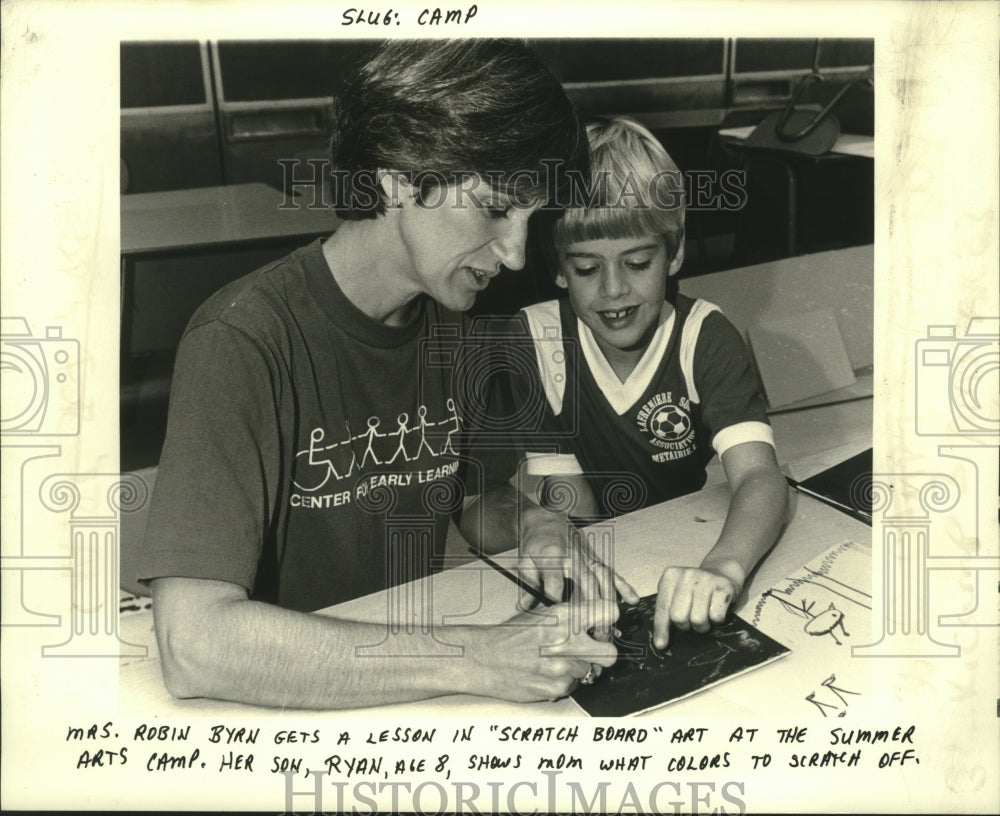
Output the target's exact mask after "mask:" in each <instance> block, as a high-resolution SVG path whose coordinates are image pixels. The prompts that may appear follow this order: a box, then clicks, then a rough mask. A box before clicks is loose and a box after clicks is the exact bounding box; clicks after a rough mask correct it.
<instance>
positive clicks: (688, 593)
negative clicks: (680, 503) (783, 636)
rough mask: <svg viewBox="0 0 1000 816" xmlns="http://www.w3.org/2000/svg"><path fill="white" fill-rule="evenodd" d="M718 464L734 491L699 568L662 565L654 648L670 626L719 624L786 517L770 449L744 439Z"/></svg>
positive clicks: (784, 492)
mask: <svg viewBox="0 0 1000 816" xmlns="http://www.w3.org/2000/svg"><path fill="white" fill-rule="evenodd" d="M722 465H723V468H724V469H725V472H726V478H727V480H728V481H729V487H730V490H731V492H732V497H731V499H730V501H729V511H728V513H727V514H726V521H725V524H724V525H723V527H722V533H721V534H720V536H719V538H718V540H717V541H716V543H715V546H713V547H712V549H711V550H709V552H708V554H707V555H706V556H705V557H704V559H702V562H701V565H700V566H699V567H697V568H693V567H667V568H666V569H665V570H664V572H663V575H662V576H661V578H660V583H659V587H658V589H657V598H656V614H655V618H654V625H653V640H654V644H655V645H656V646H657V648H664V647H666V645H667V643H668V641H669V627H670V626H671V625H673V626H676V627H677V628H678V629H682V630H687V629H694V630H695V631H696V632H706V631H708V629H709V627H710V626H711V624H712V623H722V622H723V620H725V617H726V612H727V611H728V609H729V607H730V605H731V604H732V603H733V602H734V601H735V600H736V598H737V597H738V596H739V594H740V592H742V590H743V586H744V584H745V582H746V578H747V576H748V575H749V574H750V572H751V571H752V570H753V568H754V567H755V566H756V565H757V562H758V561H760V559H761V558H762V557H763V556H764V554H765V553H766V552H767V551H768V550H769V549H770V548H771V547H772V546H773V544H774V542H775V540H776V539H777V537H778V533H779V532H780V530H781V527H782V525H783V524H784V522H785V519H786V514H787V509H788V485H787V483H786V482H785V478H784V476H782V474H781V471H780V470H779V468H778V462H777V460H776V459H775V456H774V448H772V447H771V446H770V445H769V444H767V443H766V442H744V443H742V444H739V445H735V446H733V447H732V448H729V449H728V450H727V451H726V452H725V453H724V454H723V455H722Z"/></svg>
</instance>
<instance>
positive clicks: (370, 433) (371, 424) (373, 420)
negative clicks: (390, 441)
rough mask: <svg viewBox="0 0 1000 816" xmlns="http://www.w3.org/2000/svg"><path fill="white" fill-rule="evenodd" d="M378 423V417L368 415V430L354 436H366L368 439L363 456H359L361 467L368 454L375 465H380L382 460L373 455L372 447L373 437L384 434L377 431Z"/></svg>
mask: <svg viewBox="0 0 1000 816" xmlns="http://www.w3.org/2000/svg"><path fill="white" fill-rule="evenodd" d="M378 423H379V419H378V417H374V416H373V417H368V430H367V431H365V433H363V434H361V435H360V436H356V437H355V439H362V438H367V439H368V447H367V448H365V453H364V456H362V457H361V467H364V466H365V462H367V461H368V456H369V455H371V458H372V461H373V462H374V463H375V464H376V465H381V464H382V462H381V461H380V460H379V458H378V456H376V455H375V449H374V448H373V447H372V445H373V444H374V442H375V437H376V436H377V437H383V436H385V434H380V433H379V432H378Z"/></svg>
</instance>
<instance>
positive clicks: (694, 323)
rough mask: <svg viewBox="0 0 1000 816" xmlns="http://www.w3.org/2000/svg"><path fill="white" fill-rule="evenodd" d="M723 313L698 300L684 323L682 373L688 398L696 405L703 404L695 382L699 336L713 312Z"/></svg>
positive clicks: (713, 306)
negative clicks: (695, 363) (703, 325)
mask: <svg viewBox="0 0 1000 816" xmlns="http://www.w3.org/2000/svg"><path fill="white" fill-rule="evenodd" d="M721 311H722V310H721V309H720V308H719V307H718V306H716V305H715V304H714V303H709V302H708V301H707V300H701V299H698V300H696V301H695V302H694V305H693V306H692V307H691V311H690V312H689V313H688V316H687V320H685V321H684V330H683V332H682V333H681V342H680V360H681V372H682V373H683V374H684V383H685V384H686V385H687V392H688V398H689V399H690V400H691V402H694V403H700V402H701V397H700V396H699V394H698V388H697V386H696V385H695V381H694V351H695V348H697V346H698V335H699V334H701V324H702V323H703V322H704V320H705V318H706V317H708V316H709V315H710V314H712V312H721Z"/></svg>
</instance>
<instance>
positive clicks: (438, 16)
mask: <svg viewBox="0 0 1000 816" xmlns="http://www.w3.org/2000/svg"><path fill="white" fill-rule="evenodd" d="M478 13H479V7H478V6H476V5H471V6H465V7H461V8H433V7H432V8H424V9H420V10H419V11H418V12H416V23H417V25H419V26H448V27H455V26H467V25H468V24H469V23H470V22H471V21H472V19H473V18H474V17H475V16H476V15H477V14H478ZM403 22H408V20H406V21H404V20H403V19H402V18H400V16H399V12H398V11H394V10H393V9H391V8H385V9H364V8H353V7H352V8H348V9H344V11H343V12H342V14H341V17H340V24H341V25H342V26H353V27H355V28H357V27H369V28H374V27H384V26H398V25H402V24H403Z"/></svg>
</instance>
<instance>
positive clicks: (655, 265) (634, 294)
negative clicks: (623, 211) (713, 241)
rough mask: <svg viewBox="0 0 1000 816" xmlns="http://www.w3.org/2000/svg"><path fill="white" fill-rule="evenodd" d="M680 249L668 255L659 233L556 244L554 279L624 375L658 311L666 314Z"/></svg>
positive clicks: (653, 326)
mask: <svg viewBox="0 0 1000 816" xmlns="http://www.w3.org/2000/svg"><path fill="white" fill-rule="evenodd" d="M683 254H684V253H683V251H678V253H677V257H675V258H674V259H673V260H670V259H668V258H667V253H666V247H665V244H664V241H663V239H662V238H661V237H660V236H657V235H645V236H641V237H638V238H599V239H595V240H591V241H578V242H575V243H572V244H569V245H567V246H563V247H560V248H559V271H558V273H557V275H556V283H557V284H559V286H561V287H563V288H564V289H567V290H568V291H569V299H570V303H571V304H572V306H573V311H574V312H575V313H576V316H577V317H579V318H580V320H581V321H583V323H584V325H586V326H587V327H588V328H590V330H591V331H592V332H593V333H594V339H595V340H596V341H597V344H598V346H599V347H600V348H601V351H603V352H604V356H605V357H606V358H607V359H608V362H609V363H611V365H612V366H613V367H614V369H615V371H616V372H617V373H618V374H619V376H620V377H622V379H624V378H625V377H627V376H628V373H629V372H630V371H631V370H632V368H634V367H635V364H636V363H637V362H638V360H639V358H640V357H641V356H642V352H643V351H644V350H645V348H646V346H647V345H648V344H649V340H650V338H651V337H652V336H653V333H654V332H655V331H656V328H657V326H659V324H660V319H661V315H663V314H669V311H667V312H664V304H665V298H666V292H667V277H668V276H669V275H673V274H675V273H676V272H677V270H678V269H680V265H681V263H682V262H683ZM667 308H668V309H669V305H668V307H667Z"/></svg>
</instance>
